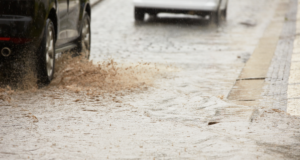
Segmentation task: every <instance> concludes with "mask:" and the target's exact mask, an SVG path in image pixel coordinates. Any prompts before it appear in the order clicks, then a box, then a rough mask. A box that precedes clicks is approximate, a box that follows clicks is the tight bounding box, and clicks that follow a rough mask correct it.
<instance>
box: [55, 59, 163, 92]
mask: <svg viewBox="0 0 300 160" xmlns="http://www.w3.org/2000/svg"><path fill="white" fill-rule="evenodd" d="M55 69H56V71H55V76H54V79H53V81H52V82H51V84H50V87H58V88H60V89H68V90H71V91H74V92H75V93H77V92H81V91H89V92H93V93H95V94H101V93H112V92H117V91H121V90H130V89H136V88H143V87H147V86H152V85H153V82H154V80H155V79H156V78H157V76H158V75H159V73H160V69H158V67H157V66H156V65H153V64H150V63H137V64H133V63H131V64H119V63H117V62H115V61H114V60H113V59H110V60H106V61H103V62H101V63H100V62H99V63H96V64H95V63H93V62H92V61H87V60H84V59H83V58H81V57H75V58H71V57H70V56H68V55H63V56H62V57H61V58H59V59H58V60H57V64H56V68H55Z"/></svg>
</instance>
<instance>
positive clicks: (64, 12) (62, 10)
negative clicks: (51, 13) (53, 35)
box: [56, 0, 69, 46]
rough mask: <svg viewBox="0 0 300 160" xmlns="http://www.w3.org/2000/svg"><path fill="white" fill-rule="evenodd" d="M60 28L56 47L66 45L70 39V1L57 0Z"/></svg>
mask: <svg viewBox="0 0 300 160" xmlns="http://www.w3.org/2000/svg"><path fill="white" fill-rule="evenodd" d="M57 4H58V6H57V12H58V28H57V32H58V34H57V42H56V45H57V46H59V45H60V44H63V43H66V42H67V39H68V33H67V32H68V28H69V27H68V0H57Z"/></svg>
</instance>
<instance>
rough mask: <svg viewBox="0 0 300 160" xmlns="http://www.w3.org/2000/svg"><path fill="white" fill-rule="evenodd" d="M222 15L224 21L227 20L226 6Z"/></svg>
mask: <svg viewBox="0 0 300 160" xmlns="http://www.w3.org/2000/svg"><path fill="white" fill-rule="evenodd" d="M222 17H223V20H224V21H226V20H227V8H225V9H224V10H223V11H222Z"/></svg>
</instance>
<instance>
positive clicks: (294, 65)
mask: <svg viewBox="0 0 300 160" xmlns="http://www.w3.org/2000/svg"><path fill="white" fill-rule="evenodd" d="M299 8H300V2H299V1H298V13H297V24H296V34H295V40H294V49H293V53H292V58H291V69H290V76H289V81H288V91H287V101H288V104H287V112H288V113H289V114H291V115H298V116H299V115H300V12H299Z"/></svg>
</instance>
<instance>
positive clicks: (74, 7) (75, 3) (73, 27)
mask: <svg viewBox="0 0 300 160" xmlns="http://www.w3.org/2000/svg"><path fill="white" fill-rule="evenodd" d="M68 1H69V13H68V17H69V18H68V25H69V29H68V37H69V38H71V39H74V38H77V37H78V36H79V32H78V29H79V14H80V0H68Z"/></svg>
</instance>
